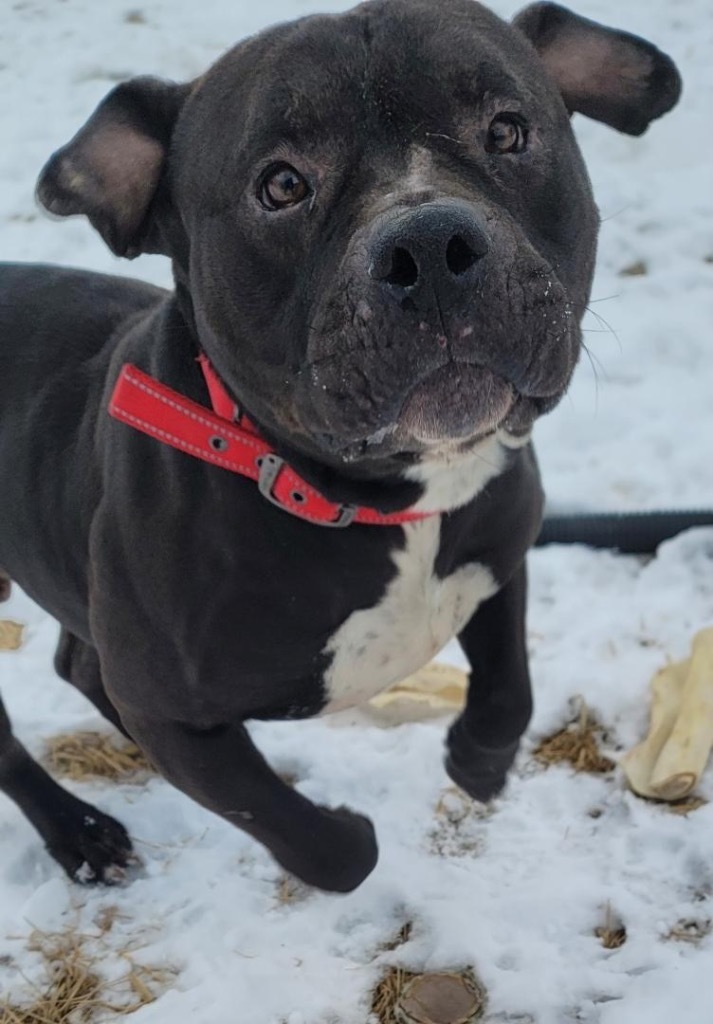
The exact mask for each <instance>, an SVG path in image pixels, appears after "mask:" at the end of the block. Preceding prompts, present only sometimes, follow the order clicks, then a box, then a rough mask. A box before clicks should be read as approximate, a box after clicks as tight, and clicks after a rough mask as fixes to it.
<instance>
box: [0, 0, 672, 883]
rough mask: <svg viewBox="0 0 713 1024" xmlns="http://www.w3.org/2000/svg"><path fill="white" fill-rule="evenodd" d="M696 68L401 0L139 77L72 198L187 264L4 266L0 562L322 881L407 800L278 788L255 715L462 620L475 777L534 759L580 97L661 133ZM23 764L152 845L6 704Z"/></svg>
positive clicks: (585, 240) (104, 826) (213, 804)
mask: <svg viewBox="0 0 713 1024" xmlns="http://www.w3.org/2000/svg"><path fill="white" fill-rule="evenodd" d="M679 90H680V81H679V77H678V74H677V72H676V70H675V68H674V66H673V64H672V63H671V61H670V60H669V59H668V58H667V57H666V56H664V55H663V54H661V53H660V52H659V51H658V50H657V49H655V47H653V46H651V45H649V44H648V43H646V42H644V41H642V40H640V39H638V38H636V37H633V36H631V35H627V34H626V33H623V32H616V31H613V30H610V29H607V28H603V27H602V26H599V25H597V24H595V23H593V22H590V21H587V20H585V19H583V18H580V17H577V16H576V15H574V14H571V13H570V12H568V11H566V10H565V9H563V8H561V7H558V6H556V5H554V4H548V3H544V4H535V5H534V6H533V7H530V8H528V9H527V10H526V11H524V12H523V13H522V14H521V15H520V16H519V17H518V18H516V19H515V22H514V24H513V25H512V26H509V25H507V24H505V23H504V22H502V21H500V20H499V19H498V18H497V17H495V16H494V15H493V14H491V13H489V12H488V11H487V10H485V9H484V8H483V7H481V6H480V5H478V4H476V3H472V2H471V0H440V2H439V3H438V4H435V3H433V2H432V0H373V2H372V3H368V4H365V5H362V6H361V7H358V8H357V9H356V10H354V11H352V12H350V13H348V14H345V15H342V16H339V17H312V18H307V19H304V20H302V21H298V22H297V23H295V24H289V25H283V26H279V27H277V28H275V29H272V30H271V31H269V32H266V33H264V34H262V35H260V36H258V37H256V38H253V39H250V40H248V41H247V42H244V43H242V44H241V45H240V46H238V47H237V48H236V49H234V50H232V51H231V52H230V53H228V54H227V55H226V56H225V57H223V58H222V59H221V60H220V61H219V62H218V63H217V64H216V65H215V66H214V67H213V68H212V69H211V70H210V71H209V72H208V73H207V74H206V75H205V76H203V77H202V78H200V79H199V80H198V81H196V82H193V83H191V84H189V85H173V84H170V83H166V82H161V81H158V80H155V79H150V78H143V79H137V80H134V81H131V82H128V83H126V84H124V85H120V86H119V87H118V88H116V89H115V90H114V91H113V92H112V93H111V94H110V95H109V96H108V97H107V99H106V100H105V101H104V102H103V103H102V104H101V106H100V107H99V108H98V110H97V111H96V113H95V114H94V115H93V116H92V117H91V119H90V120H89V121H88V123H87V124H86V125H85V127H84V128H82V129H81V131H80V132H79V133H78V134H77V135H76V136H75V137H74V139H72V140H71V142H69V144H68V145H67V146H65V147H64V148H63V149H62V150H60V151H59V152H58V153H57V154H56V155H55V156H54V157H53V158H52V159H51V160H50V162H49V164H48V165H47V167H46V168H45V170H44V171H43V173H42V176H41V179H40V183H39V198H40V200H41V202H42V203H43V204H44V205H45V206H46V207H47V208H48V209H49V210H51V211H52V212H54V213H56V214H60V215H66V214H77V213H81V214H85V215H86V216H88V217H89V219H90V220H91V222H92V223H93V224H94V226H95V227H96V228H97V229H98V230H99V231H100V232H101V234H102V235H103V237H104V238H105V240H106V241H107V243H108V245H109V246H110V247H111V249H112V250H113V251H114V252H115V253H119V254H121V255H125V256H129V257H133V256H136V255H138V254H139V253H142V252H154V253H155V252H160V253H165V254H166V255H168V256H170V257H171V259H172V260H173V267H174V272H175V281H176V291H175V294H169V293H166V292H164V291H161V290H159V289H155V288H152V287H149V286H147V285H144V284H140V283H137V282H129V281H126V280H123V279H115V278H110V277H104V276H99V275H94V274H89V273H84V272H80V271H69V270H60V269H53V268H50V267H39V266H14V265H11V266H7V265H6V266H4V267H3V268H2V271H1V273H0V339H1V340H0V486H1V488H2V491H1V493H2V509H1V512H0V565H2V567H3V570H4V575H3V574H0V590H3V591H4V592H5V593H6V592H7V589H8V586H9V580H10V579H12V580H16V581H17V582H18V583H19V584H20V585H21V586H22V587H23V588H24V589H25V590H26V591H27V593H28V594H30V595H31V596H32V597H33V598H34V599H35V600H36V601H37V602H38V603H39V604H40V605H42V607H43V608H45V609H46V610H47V611H48V612H50V613H51V614H52V615H54V616H56V618H57V619H58V620H59V621H60V623H61V624H62V636H61V642H60V647H59V651H58V654H57V659H56V666H57V670H58V672H59V674H60V675H61V676H63V677H64V678H65V679H68V680H69V681H70V682H72V683H73V684H74V685H75V686H77V687H78V688H79V689H80V690H81V691H82V692H83V693H85V694H86V696H87V697H88V698H89V699H90V700H92V701H93V702H94V703H95V704H96V706H97V707H98V708H99V709H100V710H101V711H102V712H103V713H104V714H105V715H106V717H107V718H109V719H110V720H111V721H112V722H113V723H114V724H115V725H116V726H117V727H118V728H119V729H122V730H123V731H124V732H125V733H126V734H128V735H130V736H131V737H132V738H133V739H134V740H135V741H136V742H137V743H138V744H139V746H140V747H141V748H142V749H143V750H144V751H145V752H146V754H147V755H148V756H149V757H150V759H151V760H152V761H153V763H154V764H155V765H156V766H157V768H158V769H159V770H160V771H161V772H162V773H163V775H164V776H165V777H166V778H167V779H169V780H170V781H171V782H172V783H174V784H175V785H176V786H178V787H179V788H180V789H182V790H183V791H184V792H185V793H188V794H189V795H190V796H191V797H193V798H194V799H195V800H197V801H199V802H200V803H201V804H203V805H204V806H205V807H208V808H210V809H211V810H212V811H215V812H216V813H217V814H220V815H222V816H223V817H224V818H226V819H228V820H229V821H231V822H233V823H234V824H235V825H238V826H239V827H240V828H243V829H245V830H246V831H247V832H249V833H250V834H251V835H253V836H254V837H255V838H256V839H258V840H259V841H260V842H262V843H264V844H265V845H266V846H267V847H268V848H269V849H270V851H271V852H272V854H273V855H274V856H275V857H276V858H277V860H278V861H279V862H280V863H281V864H282V865H284V867H285V868H287V869H288V870H289V871H291V872H293V873H294V874H295V875H297V876H299V877H300V878H302V879H304V880H305V881H307V882H309V883H312V884H313V885H317V886H320V887H322V888H324V889H332V890H340V891H345V890H349V889H351V888H353V887H354V886H356V885H358V884H359V883H360V882H361V881H362V879H363V878H364V877H365V876H366V875H367V874H368V873H369V871H371V869H372V868H373V867H374V864H375V862H376V856H377V847H376V842H375V839H374V832H373V828H372V826H371V823H370V822H369V821H368V820H366V819H365V818H362V817H360V816H358V815H355V814H353V813H352V812H350V811H347V810H345V809H338V810H328V809H325V808H321V807H316V806H314V805H313V804H312V803H310V802H309V801H308V800H306V799H305V798H304V797H303V796H301V795H300V794H299V793H297V792H295V791H294V790H293V789H291V788H290V787H289V786H287V785H285V784H284V783H283V782H281V781H280V779H278V778H277V776H276V775H275V774H274V773H273V772H272V771H271V769H270V768H269V766H268V765H267V764H266V763H265V761H264V760H263V759H262V757H261V756H260V754H259V753H258V751H257V750H256V749H255V747H254V746H253V744H252V742H251V740H250V737H249V735H248V732H247V730H246V728H245V722H246V721H247V720H249V719H254V718H300V717H303V716H309V715H316V714H320V713H321V712H325V711H330V710H334V709H337V708H342V707H345V706H348V705H351V704H355V703H358V702H359V701H362V700H364V699H366V698H368V697H369V696H371V695H373V694H375V693H376V692H377V691H379V690H381V689H383V688H384V687H386V686H387V685H389V684H390V683H392V682H394V681H396V680H398V679H399V678H402V677H404V676H405V675H407V674H408V673H409V672H411V671H412V670H415V669H417V668H418V667H419V666H421V665H423V664H424V663H425V662H427V661H428V660H429V659H430V658H431V656H432V655H433V654H434V653H435V652H436V651H437V650H438V649H439V648H440V647H441V646H442V645H443V644H444V643H445V642H446V641H447V640H448V639H449V638H450V637H451V636H453V635H457V636H458V637H459V639H460V641H461V643H462V645H463V648H464V650H465V652H466V654H467V656H468V658H469V661H470V663H471V666H472V668H473V670H474V680H473V684H472V686H471V692H470V693H469V696H468V704H467V707H466V710H465V711H464V713H463V714H462V715H461V717H460V718H459V719H458V720H457V721H456V723H455V724H454V726H453V727H452V728H451V730H450V732H449V735H448V759H447V768H448V771H449V773H450V775H451V777H452V778H453V779H454V780H455V781H456V782H457V783H458V784H459V785H460V786H462V787H463V788H464V789H465V790H467V791H468V792H469V793H470V794H472V795H473V796H474V797H476V798H478V799H487V798H489V797H490V796H492V795H493V794H494V793H496V792H497V791H498V790H499V789H500V788H501V787H502V785H503V783H504V780H505V775H506V772H507V769H508V767H509V766H510V764H511V762H512V760H513V757H514V755H515V752H516V749H517V746H518V740H519V737H520V736H521V734H522V732H523V730H524V729H525V727H526V725H527V723H528V719H529V717H530V711H531V695H530V682H529V678H528V668H527V660H526V654H525V645H524V614H525V571H524V567H523V560H524V556H525V552H526V551H527V549H528V547H529V546H530V544H531V543H532V542H533V540H534V539H535V537H536V536H537V533H538V530H539V526H540V519H541V506H542V494H541V488H540V483H539V478H538V472H537V467H536V463H535V459H534V456H533V453H532V449H531V447H530V445H529V442H528V438H529V433H530V430H531V427H532V424H533V421H534V420H535V418H536V417H537V416H538V415H539V414H541V413H543V412H546V411H548V410H549V409H551V408H552V407H553V406H554V405H555V404H556V403H557V401H558V400H559V399H560V398H561V396H562V394H563V393H564V391H565V389H566V387H567V384H568V382H569V380H570V377H571V374H572V371H573V368H574V366H575V363H576V361H577V356H578V352H579V346H580V329H579V322H580V318H581V316H582V313H583V311H584V308H585V304H586V302H587V298H588V293H589V288H590V282H591V277H592V268H593V263H594V255H595V241H596V235H597V225H598V217H597V211H596V208H595V206H594V202H593V200H592V195H591V191H590V186H589V182H588V179H587V174H586V172H585V169H584V166H583V163H582V158H581V156H580V153H579V150H578V148H577V145H576V143H575V141H574V137H573V134H572V130H571V127H570V122H569V115H570V114H571V113H572V112H573V111H580V112H582V113H584V114H586V115H588V116H589V117H592V118H595V119H597V120H599V121H603V122H605V123H607V124H609V125H611V126H612V127H614V128H616V129H618V130H619V131H623V132H628V133H630V134H633V135H638V134H640V133H641V132H643V131H644V130H645V129H646V127H647V125H648V124H649V122H650V121H651V120H652V119H653V118H656V117H658V116H660V115H661V114H663V113H665V112H666V111H667V110H669V109H670V108H671V107H672V106H673V105H674V103H675V102H676V100H677V98H678V95H679ZM127 364H128V368H125V367H126V366H127ZM124 368H125V369H124ZM236 403H237V404H236ZM211 405H212V406H213V409H214V410H215V411H214V412H211ZM109 410H111V413H112V415H109V412H108V411H109ZM240 416H242V419H240V418H239V417H240ZM236 419H237V420H238V422H237V424H236V422H231V421H235V420H236ZM0 786H2V788H3V789H4V791H5V792H6V793H7V794H8V795H9V796H10V797H11V798H12V799H14V800H15V801H16V802H17V803H18V805H19V806H20V807H21V808H22V810H23V811H24V812H25V814H26V815H27V817H28V818H29V819H30V820H31V821H32V822H33V823H34V825H35V826H36V827H37V829H38V831H39V832H40V834H41V835H42V837H43V838H44V840H45V842H46V843H47V846H48V848H49V850H50V852H51V853H52V854H53V856H54V857H55V858H56V859H57V860H58V861H59V862H60V864H62V866H63V867H64V868H65V869H66V870H67V871H68V872H69V874H70V875H72V876H73V877H78V878H80V880H85V881H89V880H104V881H111V880H112V879H113V878H115V877H116V875H117V871H118V869H120V868H121V866H123V865H125V864H126V863H127V862H128V861H129V860H130V857H131V845H130V842H129V839H128V836H127V834H126V832H125V830H124V829H123V828H122V827H121V826H120V825H118V824H117V823H116V822H114V821H113V820H111V819H110V818H107V817H106V816H105V815H102V814H100V813H99V812H98V811H96V810H94V809H93V808H91V807H89V806H88V805H86V804H83V803H81V802H80V801H79V800H77V799H75V798H74V797H73V796H70V795H69V794H68V793H66V792H65V791H64V790H62V789H61V788H59V787H58V786H57V785H56V783H54V782H53V781H52V780H51V779H50V778H49V777H48V776H47V775H46V774H45V772H44V771H43V770H42V769H41V768H40V767H39V766H38V765H37V764H36V763H34V762H33V761H32V760H31V758H30V757H29V755H28V754H27V752H26V751H25V750H24V749H23V748H22V747H21V746H20V744H19V743H18V742H17V741H16V740H15V739H14V737H13V736H12V733H11V730H10V724H9V722H8V720H7V717H6V716H5V715H4V713H3V712H2V711H1V706H0Z"/></svg>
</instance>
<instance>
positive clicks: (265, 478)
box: [257, 452, 357, 529]
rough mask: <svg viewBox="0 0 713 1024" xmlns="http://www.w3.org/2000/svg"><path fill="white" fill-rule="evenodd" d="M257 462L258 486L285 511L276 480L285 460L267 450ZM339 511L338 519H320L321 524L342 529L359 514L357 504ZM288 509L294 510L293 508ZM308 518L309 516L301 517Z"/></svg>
mask: <svg viewBox="0 0 713 1024" xmlns="http://www.w3.org/2000/svg"><path fill="white" fill-rule="evenodd" d="M257 464H258V467H259V470H260V473H259V476H258V479H257V486H258V490H259V491H260V494H262V496H263V498H267V500H268V501H269V502H270V503H271V504H272V505H275V506H276V507H277V508H280V509H282V510H283V511H285V506H284V505H283V503H282V502H281V501H280V499H279V498H278V497H277V496H276V494H275V482H276V481H277V478H278V476H279V475H280V473H281V472H282V468H283V466H284V465H285V460H284V459H282V458H280V456H279V455H275V453H274V452H267V453H266V454H265V455H260V456H259V457H258V459H257ZM338 508H339V512H338V514H337V518H336V519H331V520H330V519H326V520H325V519H320V521H319V525H320V526H331V527H336V528H337V529H341V528H343V527H345V526H349V525H351V523H353V522H354V519H355V518H356V514H357V508H356V506H355V505H339V506H338ZM288 511H290V512H293V510H292V509H288ZM293 514H295V515H298V516H299V512H293ZM301 518H305V519H306V518H307V516H304V517H301Z"/></svg>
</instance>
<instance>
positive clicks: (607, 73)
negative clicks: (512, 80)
mask: <svg viewBox="0 0 713 1024" xmlns="http://www.w3.org/2000/svg"><path fill="white" fill-rule="evenodd" d="M513 25H514V27H515V28H517V29H518V30H519V31H520V32H522V33H523V35H525V36H527V38H528V39H529V40H530V42H531V43H532V45H533V46H534V47H535V49H536V50H537V52H538V53H539V55H540V57H541V59H542V61H543V62H544V65H545V67H546V68H547V71H548V73H549V76H550V78H552V79H553V80H554V82H555V83H556V85H557V86H558V88H559V90H560V92H561V93H562V98H563V99H564V102H565V104H566V106H567V109H568V110H569V112H570V114H571V113H573V112H574V111H578V112H579V113H581V114H585V115H586V116H587V117H591V118H593V119H594V120H595V121H603V122H604V124H608V125H610V126H611V127H612V128H616V129H617V131H620V132H626V134H627V135H641V134H642V133H643V132H645V131H646V129H647V128H648V126H649V124H650V122H651V121H653V120H654V119H655V118H657V117H661V115H662V114H665V113H667V111H669V110H670V109H671V108H672V107H673V106H674V105H675V103H676V102H677V100H678V98H679V96H680V94H681V77H680V75H679V73H678V71H677V69H676V65H675V64H674V63H673V61H672V60H671V58H670V57H668V56H667V55H666V54H665V53H661V51H660V50H658V49H657V48H656V47H655V46H653V45H652V44H651V43H647V42H646V40H645V39H640V38H639V36H634V35H631V34H630V33H629V32H619V31H617V30H616V29H613V28H607V27H606V26H604V25H599V24H598V23H597V22H596V21H590V20H589V19H588V18H582V17H580V16H579V15H577V14H573V13H572V11H568V10H567V9H566V8H565V7H560V6H559V4H550V3H535V4H531V6H530V7H526V8H525V10H524V11H521V12H520V14H518V15H517V16H516V17H515V18H514V20H513Z"/></svg>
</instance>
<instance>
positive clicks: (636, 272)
mask: <svg viewBox="0 0 713 1024" xmlns="http://www.w3.org/2000/svg"><path fill="white" fill-rule="evenodd" d="M648 272H649V268H648V266H647V264H646V263H645V262H644V261H643V260H636V261H635V262H634V263H629V264H628V266H626V267H622V268H621V270H620V271H619V277H644V276H645V275H646V274H648Z"/></svg>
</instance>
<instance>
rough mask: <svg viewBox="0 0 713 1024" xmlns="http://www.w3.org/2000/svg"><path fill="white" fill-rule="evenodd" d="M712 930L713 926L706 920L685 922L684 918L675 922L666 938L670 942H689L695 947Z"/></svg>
mask: <svg viewBox="0 0 713 1024" xmlns="http://www.w3.org/2000/svg"><path fill="white" fill-rule="evenodd" d="M712 928H713V924H712V923H711V921H709V920H707V919H704V920H686V919H685V918H684V919H682V920H680V921H677V922H676V924H675V925H674V926H673V928H672V929H671V931H670V932H669V933H668V935H667V936H666V938H667V939H670V940H671V941H672V942H689V943H691V945H694V946H695V945H697V944H698V943H699V942H702V941H703V939H705V937H706V936H707V935H710V933H711V929H712Z"/></svg>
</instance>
